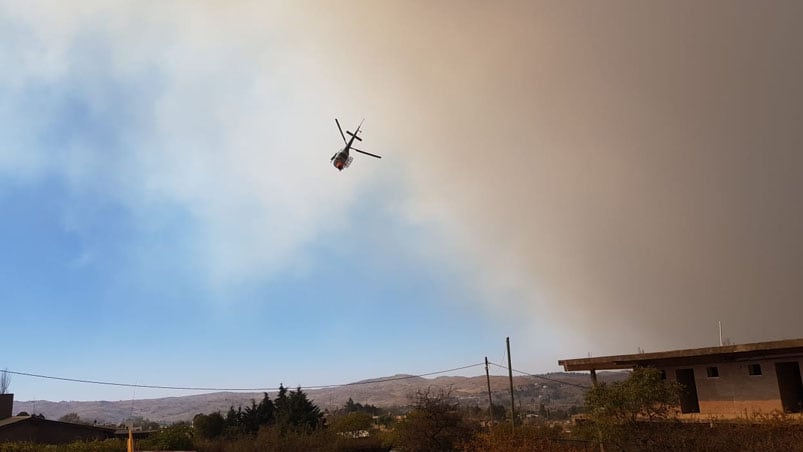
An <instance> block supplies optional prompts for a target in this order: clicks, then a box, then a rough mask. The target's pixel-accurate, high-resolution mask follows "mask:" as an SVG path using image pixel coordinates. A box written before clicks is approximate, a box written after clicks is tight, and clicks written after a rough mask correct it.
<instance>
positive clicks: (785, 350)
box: [558, 339, 803, 372]
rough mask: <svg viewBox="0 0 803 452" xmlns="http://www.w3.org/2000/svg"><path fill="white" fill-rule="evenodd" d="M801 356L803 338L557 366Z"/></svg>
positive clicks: (629, 365)
mask: <svg viewBox="0 0 803 452" xmlns="http://www.w3.org/2000/svg"><path fill="white" fill-rule="evenodd" d="M785 356H789V357H792V356H798V357H799V356H803V339H789V340H784V341H771V342H756V343H753V344H739V345H724V346H722V347H704V348H690V349H686V350H672V351H668V352H655V353H636V354H632V355H615V356H600V357H596V358H577V359H562V360H560V361H558V365H561V366H563V369H564V370H566V371H567V372H571V371H578V370H612V369H632V368H634V367H639V366H654V367H672V366H688V365H695V364H698V365H699V364H711V363H722V362H733V361H749V360H758V359H763V358H783V357H785Z"/></svg>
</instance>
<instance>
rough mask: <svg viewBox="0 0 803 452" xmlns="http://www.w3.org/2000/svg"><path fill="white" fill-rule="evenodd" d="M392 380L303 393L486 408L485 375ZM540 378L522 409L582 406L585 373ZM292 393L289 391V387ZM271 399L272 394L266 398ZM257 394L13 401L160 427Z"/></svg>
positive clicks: (496, 389)
mask: <svg viewBox="0 0 803 452" xmlns="http://www.w3.org/2000/svg"><path fill="white" fill-rule="evenodd" d="M626 376H627V373H625V372H600V373H599V378H600V380H601V381H615V380H621V379H623V378H626ZM400 377H408V376H404V375H395V376H392V377H384V378H377V379H371V380H364V381H360V382H355V383H351V384H349V385H345V386H341V387H337V388H331V389H318V390H309V391H307V390H305V392H306V393H307V394H308V395H309V397H310V399H312V400H313V401H314V402H315V403H316V404H317V405H318V406H319V407H320V408H321V409H322V410H324V409H330V410H331V409H335V408H339V407H342V406H343V405H344V404H345V403H346V401H347V400H348V399H349V398H351V399H352V400H354V402H357V403H361V404H364V405H365V404H370V405H376V406H378V407H382V408H390V407H404V406H408V405H409V404H410V400H411V397H412V396H413V395H414V394H415V393H416V391H419V390H426V389H427V388H432V389H433V390H439V389H451V393H452V395H454V396H455V397H457V398H458V399H459V400H460V403H461V404H463V405H466V406H479V407H481V408H487V407H488V392H487V385H486V381H485V377H484V376H480V377H438V378H432V379H430V378H421V377H409V378H400ZM541 377H543V378H538V377H529V376H527V377H514V378H513V386H514V392H515V394H516V399H517V404H518V405H520V406H522V407H524V408H525V409H531V410H537V409H538V407H539V405H540V404H541V403H544V405H545V406H546V407H547V408H550V409H568V408H569V407H571V406H573V405H574V406H582V404H583V395H584V391H585V390H584V389H583V388H581V387H577V386H573V385H581V386H586V387H587V386H589V385H590V379H589V376H588V374H580V373H563V372H558V373H551V374H545V375H542V376H541ZM563 383H569V384H563ZM291 389H293V388H291ZM491 392H492V394H493V399H494V403H495V404H501V405H507V406H509V405H510V395H509V394H510V393H509V382H508V378H507V377H502V376H492V377H491ZM269 396H270V397H271V398H273V397H275V393H269ZM261 398H262V394H261V393H232V392H216V393H211V394H199V395H190V396H182V397H165V398H160V399H142V400H134V402H133V406H132V401H131V400H121V401H115V402H109V401H98V402H65V401H63V402H50V401H46V400H37V401H15V402H14V414H16V413H18V412H20V411H31V410H32V407H33V405H34V404H35V406H36V408H35V409H36V412H37V413H41V414H44V415H45V417H47V418H48V419H58V418H60V417H61V416H64V415H65V414H68V413H77V414H78V415H79V416H80V417H81V419H84V420H87V421H93V420H97V421H98V422H109V423H115V424H119V423H122V422H124V421H125V420H126V419H128V418H130V417H132V416H135V417H143V418H148V419H151V420H153V421H157V422H162V423H172V422H177V421H188V420H191V419H192V417H193V416H195V415H196V414H198V413H212V412H215V411H221V412H224V413H225V412H226V411H228V409H229V407H231V406H234V407H235V408H236V407H237V406H246V405H248V404H250V403H251V399H256V400H257V401H259V400H260V399H261Z"/></svg>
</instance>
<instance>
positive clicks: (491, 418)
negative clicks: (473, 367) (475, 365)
mask: <svg viewBox="0 0 803 452" xmlns="http://www.w3.org/2000/svg"><path fill="white" fill-rule="evenodd" d="M485 381H486V382H487V383H488V428H491V426H492V425H493V423H494V399H493V398H491V375H490V374H489V373H488V357H487V356H486V357H485Z"/></svg>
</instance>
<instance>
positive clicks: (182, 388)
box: [2, 363, 485, 392]
mask: <svg viewBox="0 0 803 452" xmlns="http://www.w3.org/2000/svg"><path fill="white" fill-rule="evenodd" d="M483 365H485V363H477V364H468V365H465V366H460V367H455V368H452V369H446V370H439V371H435V372H428V373H425V374H418V375H403V376H399V377H388V378H377V379H372V380H364V381H355V382H352V383H341V384H331V385H319V386H306V387H304V389H307V390H311V389H332V388H342V387H347V386H357V385H366V384H371V383H384V382H387V381H399V380H408V379H411V378H422V377H429V376H432V375H438V374H444V373H448V372H454V371H457V370H464V369H469V368H472V367H477V366H483ZM2 372H7V373H9V374H12V375H20V376H24V377H34V378H43V379H47V380H58V381H69V382H72V383H86V384H95V385H105V386H122V387H126V388H147V389H167V390H175V391H230V392H240V391H248V392H272V391H278V390H279V389H280V388H213V387H193V386H163V385H144V384H134V383H119V382H113V381H100V380H87V379H83V378H67V377H56V376H52V375H42V374H35V373H30V372H20V371H14V370H5V371H2Z"/></svg>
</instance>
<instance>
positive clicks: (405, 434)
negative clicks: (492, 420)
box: [393, 389, 479, 452]
mask: <svg viewBox="0 0 803 452" xmlns="http://www.w3.org/2000/svg"><path fill="white" fill-rule="evenodd" d="M478 429H479V425H478V424H477V423H474V422H470V421H468V420H467V419H466V418H465V416H464V415H463V413H462V412H461V411H460V410H459V409H458V404H457V402H456V401H455V400H454V398H453V397H452V396H451V394H450V393H449V392H443V391H441V392H439V393H437V394H432V393H431V392H430V390H429V389H428V390H426V391H419V392H418V393H417V394H416V395H415V408H414V409H413V410H412V411H411V412H409V413H408V414H407V417H406V418H405V419H404V420H403V421H401V422H399V423H398V425H397V426H396V431H395V436H394V440H393V445H394V447H398V448H399V449H401V450H403V451H405V452H419V451H420V452H424V451H433V450H437V451H449V450H457V448H458V447H459V446H460V445H461V444H462V443H464V442H467V441H469V440H470V439H471V438H472V437H473V435H474V433H475V432H476V431H477V430H478Z"/></svg>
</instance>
